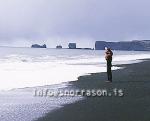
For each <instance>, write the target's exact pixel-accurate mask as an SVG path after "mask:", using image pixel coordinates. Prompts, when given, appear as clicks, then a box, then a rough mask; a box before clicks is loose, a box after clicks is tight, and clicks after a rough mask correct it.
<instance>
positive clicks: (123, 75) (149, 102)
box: [38, 60, 150, 121]
mask: <svg viewBox="0 0 150 121" xmlns="http://www.w3.org/2000/svg"><path fill="white" fill-rule="evenodd" d="M119 66H120V67H125V68H124V69H120V70H115V71H113V83H106V82H105V81H106V73H93V74H91V75H87V76H81V77H79V78H78V80H77V81H75V82H70V83H71V84H73V87H74V88H75V89H85V90H86V89H106V90H107V91H109V92H111V94H112V95H111V96H96V97H92V96H90V97H87V96H85V99H84V100H81V101H78V102H76V103H73V104H67V105H64V107H63V108H60V109H56V110H55V111H53V112H50V113H48V114H46V116H45V117H42V118H39V119H38V121H149V120H150V115H149V114H150V60H145V61H144V62H141V63H135V64H127V65H119ZM114 89H117V90H120V89H121V90H122V91H123V94H124V95H123V96H118V95H117V96H116V95H114ZM117 93H118V92H117Z"/></svg>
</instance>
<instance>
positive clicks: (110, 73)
mask: <svg viewBox="0 0 150 121" xmlns="http://www.w3.org/2000/svg"><path fill="white" fill-rule="evenodd" d="M111 66H112V65H111V60H107V77H108V81H111V82H112V72H111Z"/></svg>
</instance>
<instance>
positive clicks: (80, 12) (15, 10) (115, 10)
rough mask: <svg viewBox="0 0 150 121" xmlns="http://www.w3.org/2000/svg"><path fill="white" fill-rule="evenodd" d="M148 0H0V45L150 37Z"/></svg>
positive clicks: (86, 42) (83, 43) (87, 43)
mask: <svg viewBox="0 0 150 121" xmlns="http://www.w3.org/2000/svg"><path fill="white" fill-rule="evenodd" d="M149 4H150V1H149V0H122V1H121V0H0V16H1V19H0V45H9V46H30V44H32V43H47V44H48V46H49V47H55V45H56V44H62V45H64V46H67V43H68V42H77V43H78V44H79V46H89V47H90V46H93V44H94V42H95V41H96V40H107V41H125V40H132V39H150V34H149V33H150V22H149V21H150V14H149V11H150V7H149Z"/></svg>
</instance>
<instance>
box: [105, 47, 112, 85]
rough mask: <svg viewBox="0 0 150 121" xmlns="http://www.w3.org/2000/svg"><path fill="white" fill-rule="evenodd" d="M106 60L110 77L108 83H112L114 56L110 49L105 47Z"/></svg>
mask: <svg viewBox="0 0 150 121" xmlns="http://www.w3.org/2000/svg"><path fill="white" fill-rule="evenodd" d="M105 50H106V52H105V59H106V61H107V77H108V81H107V82H112V72H111V66H112V64H111V62H112V56H113V52H112V50H111V49H110V48H106V47H105Z"/></svg>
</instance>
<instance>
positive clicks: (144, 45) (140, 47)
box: [95, 40, 150, 51]
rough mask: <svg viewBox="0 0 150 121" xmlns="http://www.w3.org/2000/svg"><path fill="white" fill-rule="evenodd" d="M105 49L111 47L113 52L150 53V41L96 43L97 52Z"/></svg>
mask: <svg viewBox="0 0 150 121" xmlns="http://www.w3.org/2000/svg"><path fill="white" fill-rule="evenodd" d="M105 47H109V48H111V49H112V50H135V51H150V40H133V41H124V42H106V41H96V42H95V49H96V50H104V48H105Z"/></svg>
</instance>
